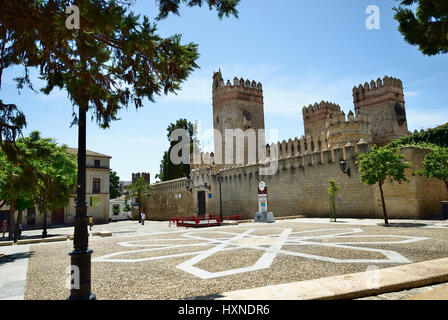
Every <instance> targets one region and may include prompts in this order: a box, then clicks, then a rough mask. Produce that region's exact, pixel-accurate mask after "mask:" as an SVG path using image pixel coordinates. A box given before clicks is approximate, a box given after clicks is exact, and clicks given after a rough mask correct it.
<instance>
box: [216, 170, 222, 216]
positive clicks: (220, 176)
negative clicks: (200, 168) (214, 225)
mask: <svg viewBox="0 0 448 320" xmlns="http://www.w3.org/2000/svg"><path fill="white" fill-rule="evenodd" d="M216 178H217V179H218V183H219V217H220V219H221V222H222V218H223V217H222V196H221V182H222V175H221V173H219V172H218V174H217V175H216Z"/></svg>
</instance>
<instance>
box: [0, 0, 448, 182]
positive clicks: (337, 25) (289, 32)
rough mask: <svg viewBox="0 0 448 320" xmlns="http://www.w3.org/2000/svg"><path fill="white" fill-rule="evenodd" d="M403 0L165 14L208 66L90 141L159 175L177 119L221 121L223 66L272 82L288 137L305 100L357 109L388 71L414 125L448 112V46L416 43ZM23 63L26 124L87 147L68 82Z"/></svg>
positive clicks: (116, 163) (120, 162)
mask: <svg viewBox="0 0 448 320" xmlns="http://www.w3.org/2000/svg"><path fill="white" fill-rule="evenodd" d="M369 5H376V6H378V7H379V8H380V29H379V30H368V29H367V28H366V26H365V21H366V19H367V17H368V14H366V13H365V11H366V8H367V7H368V6H369ZM396 5H397V1H394V0H368V1H363V0H341V1H334V0H315V1H303V0H278V1H268V0H241V4H240V6H239V7H238V10H239V19H236V18H233V17H232V18H223V19H222V20H219V19H218V17H217V14H216V12H214V11H212V12H210V11H209V10H208V8H206V7H203V8H184V9H183V10H182V12H181V14H182V15H181V16H180V17H178V16H169V17H168V18H167V19H166V20H164V21H162V22H160V23H159V24H158V28H159V32H160V34H161V35H162V36H169V35H172V34H174V33H181V34H183V41H184V42H185V43H187V42H195V43H198V44H199V51H200V54H201V57H200V59H199V61H198V64H199V65H200V67H201V69H199V70H197V71H195V72H194V73H193V74H192V75H191V77H190V78H189V80H188V81H187V82H185V83H184V85H183V88H182V91H181V92H179V93H178V95H177V96H175V95H171V96H162V97H159V98H158V99H157V100H156V103H150V102H148V101H146V102H145V104H144V108H143V109H139V110H138V111H136V110H135V109H134V108H132V107H130V108H129V109H128V110H122V112H121V113H120V118H121V120H120V121H117V122H114V123H112V125H111V128H110V129H107V130H103V129H100V128H98V126H97V125H96V124H95V123H94V122H91V123H89V125H88V140H87V147H88V149H90V150H94V151H97V152H101V153H105V154H108V155H110V156H111V157H112V160H111V167H112V168H113V169H114V170H116V171H117V172H118V174H119V176H120V178H121V180H130V178H131V173H132V172H150V173H151V179H152V180H153V178H154V176H155V174H156V173H158V171H159V165H160V160H161V158H162V155H163V152H164V151H165V150H166V149H167V148H168V146H169V143H168V140H167V137H166V128H167V127H168V125H169V124H170V123H171V122H175V121H176V120H177V119H179V118H187V119H188V120H189V121H191V122H194V121H195V120H197V121H200V123H201V127H202V129H203V130H205V129H208V128H211V126H212V104H211V79H212V75H213V71H217V70H218V69H219V68H221V71H222V73H223V77H224V79H225V80H227V79H233V78H234V77H235V76H237V77H243V78H245V79H250V80H255V81H257V82H258V81H259V82H261V83H262V84H263V90H264V98H265V125H266V128H267V129H268V130H269V129H278V134H279V139H280V140H283V139H285V140H287V139H289V138H294V137H300V136H301V135H302V134H303V124H302V115H301V110H302V107H303V106H304V105H309V104H314V103H315V102H319V101H321V100H328V101H332V102H334V103H337V104H339V105H340V106H341V107H342V109H343V110H345V111H346V112H347V111H349V110H351V109H353V100H352V88H353V86H354V85H358V84H360V83H364V82H366V81H368V82H370V80H371V79H377V78H378V77H381V78H382V77H383V76H385V75H388V76H393V77H397V78H400V79H401V80H402V81H403V85H404V91H405V100H406V109H407V116H408V125H409V129H410V130H412V131H413V130H414V129H418V130H419V129H422V128H428V127H432V126H435V125H438V124H442V123H444V122H447V121H448V90H447V79H446V75H447V71H448V55H444V56H443V55H438V56H433V57H427V56H424V55H422V54H421V53H420V52H419V51H418V49H417V47H413V46H410V45H408V44H407V43H406V42H405V41H404V39H403V37H402V35H401V34H400V33H399V32H398V30H397V23H396V21H395V20H393V14H394V11H393V10H392V8H393V7H394V6H396ZM132 10H133V11H135V12H137V13H140V14H144V15H146V16H148V17H149V18H151V19H152V18H154V17H155V16H156V14H157V9H156V6H155V1H147V0H137V1H136V4H135V5H134V7H133V8H132ZM81 23H82V21H81ZM21 72H22V69H20V68H14V69H9V70H7V71H6V72H5V74H4V75H3V85H2V88H1V89H0V99H2V100H4V101H5V102H7V103H15V104H17V105H18V106H19V107H20V108H21V109H22V110H23V112H24V113H25V115H26V117H27V121H28V127H27V129H26V131H25V134H28V133H29V132H30V131H32V130H39V131H41V132H42V135H43V136H45V137H53V138H55V139H56V140H57V141H58V142H59V143H61V144H62V143H65V144H68V145H69V146H72V147H77V128H76V127H72V128H70V121H71V115H72V111H73V109H72V108H73V107H72V105H71V104H70V102H69V100H68V98H67V96H66V94H65V92H60V91H54V92H53V93H52V94H51V95H49V96H45V95H43V94H40V93H39V94H35V93H33V92H31V91H30V90H22V91H21V92H20V94H19V93H18V92H17V89H16V88H15V83H14V81H13V80H12V79H13V78H14V77H16V76H17V75H18V74H21ZM38 83H39V82H38V81H36V87H38V85H37V84H38Z"/></svg>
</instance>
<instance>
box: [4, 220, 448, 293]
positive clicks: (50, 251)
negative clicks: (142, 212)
mask: <svg viewBox="0 0 448 320" xmlns="http://www.w3.org/2000/svg"><path fill="white" fill-rule="evenodd" d="M447 229H448V222H447V221H409V220H407V221H394V220H393V221H391V225H390V226H389V227H385V226H382V225H381V220H373V219H368V220H367V219H365V220H359V219H341V220H340V222H338V223H329V222H328V219H291V220H283V221H277V222H276V223H274V224H255V223H241V224H239V225H236V226H223V227H211V228H203V229H192V228H189V229H185V228H177V227H168V222H153V221H150V222H146V223H145V225H144V226H141V225H139V224H138V223H137V222H135V221H124V222H118V223H111V224H108V225H101V226H95V227H94V230H96V231H101V230H108V231H111V232H112V237H107V238H101V237H91V238H90V248H91V249H93V250H94V254H93V256H92V291H93V292H94V293H95V294H96V295H97V297H98V299H191V298H196V297H201V298H204V297H208V296H213V295H217V294H220V293H222V292H230V291H236V290H242V289H250V288H257V287H263V286H270V285H276V284H284V283H290V282H297V281H303V280H312V279H318V278H325V277H332V276H337V275H344V274H349V273H355V272H363V271H366V270H375V269H381V268H389V267H393V266H399V265H404V264H410V263H416V262H422V261H427V260H434V259H439V258H445V257H448V248H447V246H446V243H447V241H448V233H447ZM29 232H31V231H29ZM33 232H38V231H33ZM70 232H73V229H72V228H62V229H52V230H51V231H50V234H52V233H56V234H58V235H60V234H68V233H70ZM72 246H73V244H72V241H64V242H56V243H46V244H36V245H30V246H26V247H25V246H14V247H16V248H19V247H22V250H21V252H22V253H25V256H24V257H23V259H26V260H23V261H27V265H26V264H25V266H23V264H24V262H22V271H21V272H22V273H23V272H25V273H26V285H25V286H23V288H24V292H23V297H24V298H25V299H65V298H67V296H68V295H69V290H67V289H66V281H67V278H68V276H69V273H68V271H67V268H68V267H69V264H70V257H69V255H68V253H69V252H70V251H71V250H72ZM5 248H7V247H0V253H6V254H8V252H7V251H6V250H7V249H5ZM5 258H6V256H5V257H3V258H0V261H1V262H0V269H1V268H6V267H7V266H8V265H10V263H11V262H8V261H7V260H5ZM19 260H20V259H19ZM15 263H17V261H15ZM0 271H1V273H0V277H4V275H5V273H4V272H2V270H0ZM24 279H25V277H23V280H24ZM0 280H1V281H3V282H4V281H5V279H0ZM17 290H19V291H20V288H18V289H17ZM22 290H23V289H22ZM14 296H19V297H20V292H14ZM2 298H7V297H2ZM248 299H250V297H248Z"/></svg>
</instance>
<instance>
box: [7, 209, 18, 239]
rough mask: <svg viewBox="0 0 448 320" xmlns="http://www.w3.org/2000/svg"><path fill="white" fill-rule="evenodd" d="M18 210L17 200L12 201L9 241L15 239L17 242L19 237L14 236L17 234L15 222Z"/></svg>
mask: <svg viewBox="0 0 448 320" xmlns="http://www.w3.org/2000/svg"><path fill="white" fill-rule="evenodd" d="M15 212H16V208H15V202H14V201H12V202H11V204H10V206H9V231H8V240H9V241H13V240H14V242H16V241H17V239H16V238H15V237H14V236H15V232H14V230H15V224H14V220H15V219H14V213H15Z"/></svg>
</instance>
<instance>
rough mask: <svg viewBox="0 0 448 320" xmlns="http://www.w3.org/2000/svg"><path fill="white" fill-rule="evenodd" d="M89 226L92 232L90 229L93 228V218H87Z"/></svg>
mask: <svg viewBox="0 0 448 320" xmlns="http://www.w3.org/2000/svg"><path fill="white" fill-rule="evenodd" d="M89 226H90V231H92V228H93V217H89Z"/></svg>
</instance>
